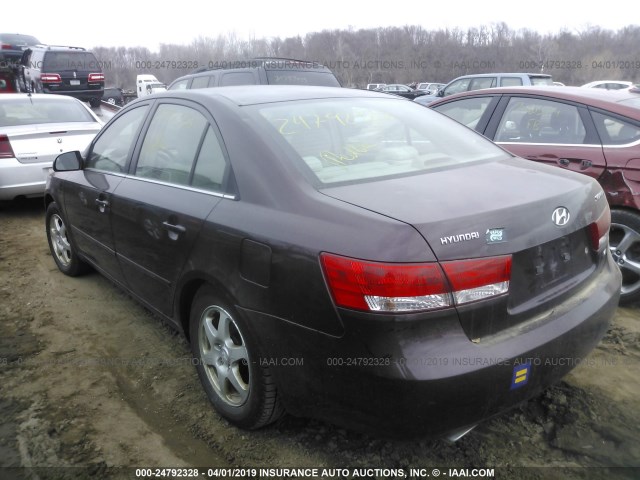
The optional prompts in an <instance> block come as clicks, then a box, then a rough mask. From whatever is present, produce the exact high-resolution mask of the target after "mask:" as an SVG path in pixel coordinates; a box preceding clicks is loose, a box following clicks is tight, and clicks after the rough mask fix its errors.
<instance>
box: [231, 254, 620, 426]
mask: <svg viewBox="0 0 640 480" xmlns="http://www.w3.org/2000/svg"><path fill="white" fill-rule="evenodd" d="M619 289H620V272H619V269H618V267H617V266H616V265H615V263H614V262H613V260H612V259H611V257H610V255H608V254H607V261H606V262H604V263H603V265H602V266H601V268H600V269H599V272H598V274H597V275H594V276H593V277H592V279H590V280H589V281H588V282H587V284H585V285H583V286H582V288H581V289H580V290H579V291H577V292H576V293H575V295H573V296H572V297H571V298H568V299H566V300H565V301H564V302H563V303H562V304H561V305H556V306H555V307H554V308H553V309H551V310H550V311H547V312H543V313H539V314H538V315H537V316H536V317H535V318H531V319H530V320H529V321H527V322H524V323H522V324H520V325H517V326H515V327H513V328H511V329H507V330H504V331H503V332H501V333H500V334H497V335H495V336H493V337H490V338H488V339H486V340H483V342H481V343H474V342H471V341H470V340H469V338H468V337H467V336H466V335H465V334H464V332H463V330H462V328H461V327H460V322H459V321H458V317H457V314H456V313H455V311H452V310H449V311H446V312H442V311H441V312H439V313H436V314H434V313H431V314H428V315H425V314H421V315H413V316H403V317H395V318H394V317H381V316H373V315H369V314H354V313H353V312H347V311H340V314H341V317H342V320H343V321H344V323H345V330H346V332H347V334H345V335H344V336H343V337H341V338H335V337H329V336H326V335H323V334H320V333H318V332H315V331H311V330H308V329H304V328H302V327H299V326H297V325H295V324H293V323H289V322H285V321H282V320H280V319H276V318H274V317H270V316H268V315H265V314H260V313H257V312H252V311H247V310H242V311H243V312H244V313H245V314H246V315H247V317H248V320H249V322H250V325H251V328H252V329H253V330H254V331H253V332H252V333H253V335H255V338H257V339H259V341H260V343H261V348H262V357H261V358H260V359H258V360H256V359H253V361H260V362H261V363H262V364H263V365H266V366H269V367H270V368H271V370H272V372H273V374H274V377H275V379H276V382H277V385H278V388H279V391H280V392H281V397H282V400H283V402H284V404H285V406H286V408H287V410H288V411H289V412H290V413H292V414H294V415H301V416H309V417H315V418H320V419H323V420H327V421H330V422H334V423H339V424H342V425H345V426H348V427H351V428H355V429H358V430H365V431H370V432H375V433H378V434H379V433H383V434H385V435H401V436H407V435H425V434H430V435H444V434H447V433H449V432H452V431H455V430H459V429H460V428H462V427H466V426H471V425H474V424H477V423H478V422H480V421H482V420H484V419H486V418H489V417H491V416H493V415H496V414H499V413H501V412H503V411H505V410H508V409H509V408H511V407H513V406H515V405H517V404H518V403H520V402H523V401H525V400H527V399H529V398H531V397H532V396H535V395H536V394H538V393H539V392H541V391H542V390H543V389H544V388H546V387H548V386H549V385H551V384H553V383H554V382H556V381H558V380H559V379H560V378H562V377H563V376H564V375H565V374H566V373H567V372H569V371H570V370H571V369H572V368H574V367H575V366H577V365H579V364H580V363H582V362H583V361H584V359H585V357H586V356H587V355H588V354H589V352H590V351H591V350H592V349H593V348H594V347H595V345H596V344H597V343H598V342H599V341H600V339H601V338H602V336H603V335H604V333H605V332H606V330H607V327H608V325H609V322H610V320H611V318H612V317H613V315H614V313H615V310H616V307H617V304H618V298H619ZM488 321H490V319H488ZM610 368H615V367H610ZM523 370H524V373H523ZM516 379H520V380H519V381H517V382H516V381H515V380H516Z"/></svg>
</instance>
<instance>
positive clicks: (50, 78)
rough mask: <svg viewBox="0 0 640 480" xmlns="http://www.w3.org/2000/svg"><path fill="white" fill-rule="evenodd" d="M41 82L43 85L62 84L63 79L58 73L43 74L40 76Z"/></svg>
mask: <svg viewBox="0 0 640 480" xmlns="http://www.w3.org/2000/svg"><path fill="white" fill-rule="evenodd" d="M40 81H41V82H42V83H60V82H61V81H62V79H61V78H60V75H58V74H57V73H43V74H42V75H40Z"/></svg>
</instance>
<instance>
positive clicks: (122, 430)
mask: <svg viewBox="0 0 640 480" xmlns="http://www.w3.org/2000/svg"><path fill="white" fill-rule="evenodd" d="M639 367H640V310H639V309H638V308H619V309H618V312H617V315H616V317H615V320H614V322H613V324H612V326H611V328H610V330H609V332H608V333H607V335H606V337H605V338H604V339H603V341H602V342H601V344H600V346H599V347H598V348H597V349H596V350H595V351H594V352H593V354H592V355H591V356H590V357H589V358H588V359H587V360H586V361H585V362H583V363H582V364H581V365H580V366H578V367H577V368H576V369H575V370H573V371H572V372H571V373H570V374H569V375H568V376H567V377H566V378H565V379H564V381H563V382H561V383H560V384H558V385H556V386H555V387H553V388H550V389H549V390H547V391H546V392H544V393H543V394H542V395H540V396H539V397H537V398H535V399H533V400H531V401H529V402H528V403H526V404H524V405H522V406H520V407H518V408H516V409H515V410H512V411H510V412H508V413H505V414H503V415H502V416H500V417H498V418H495V419H493V420H490V421H487V422H485V423H484V424H482V425H480V426H479V427H477V428H476V429H475V430H474V431H472V432H471V433H470V434H469V435H467V436H466V437H464V438H462V439H461V440H460V441H458V442H456V443H450V442H448V441H445V440H429V439H412V440H404V441H399V440H387V439H383V438H376V437H370V436H366V435H362V434H358V433H354V432H351V431H346V430H344V429H341V428H338V427H335V426H332V425H328V424H325V423H321V422H318V421H314V420H308V419H299V418H292V417H288V416H286V417H285V418H283V419H282V420H281V421H279V423H277V424H276V425H274V426H272V427H269V428H267V429H263V430H260V431H257V432H245V431H241V430H238V429H236V428H234V427H232V426H230V425H229V424H227V423H226V422H225V421H223V420H222V419H221V418H220V417H219V416H218V415H217V414H216V413H215V411H214V410H213V409H212V408H211V407H210V404H209V403H208V401H207V398H206V396H205V394H204V391H203V390H202V388H201V387H200V383H199V381H198V378H197V375H196V372H195V369H194V368H193V366H192V365H191V363H190V354H189V348H188V345H187V343H186V341H185V340H184V339H183V338H182V337H181V336H179V335H177V334H176V333H174V332H173V331H172V330H171V329H170V328H168V327H167V326H165V325H164V324H163V323H162V322H161V321H160V320H158V319H157V318H156V317H154V316H153V315H151V314H150V313H149V312H148V311H147V310H145V309H144V308H142V307H141V306H140V305H139V304H138V303H136V302H135V301H134V300H132V299H131V298H130V297H128V296H127V295H126V294H124V293H123V292H122V291H120V290H119V289H118V288H116V287H114V286H113V285H112V284H111V283H110V282H109V281H107V280H106V279H105V278H103V277H102V276H100V275H98V274H96V273H93V274H89V275H87V276H84V277H81V278H69V277H66V276H64V275H62V274H61V273H59V272H58V270H57V269H56V266H55V264H54V262H53V260H52V258H51V256H50V254H49V250H48V247H47V242H46V236H45V230H44V210H43V208H42V203H41V201H40V200H36V201H24V202H20V203H12V204H4V205H2V206H0V413H1V417H0V479H6V478H39V479H49V478H63V479H66V478H136V471H135V470H134V469H132V468H130V467H147V468H154V469H155V468H161V467H172V468H179V467H184V468H189V467H210V468H214V467H219V468H294V467H295V468H302V467H317V468H340V469H342V468H349V469H351V470H349V472H350V473H349V476H351V477H356V475H355V474H356V473H358V469H359V468H369V469H404V470H403V472H406V478H411V476H410V475H409V472H410V469H412V468H424V469H426V470H424V471H423V473H424V475H423V476H422V477H418V476H415V475H416V474H415V472H414V476H415V478H427V474H428V475H429V476H430V477H431V478H434V477H435V476H436V475H435V473H434V472H433V469H434V468H438V469H439V470H440V475H441V476H442V477H445V478H446V477H451V476H463V475H461V474H464V473H465V472H464V470H461V469H485V468H490V469H494V474H495V478H510V479H511V478H513V479H519V478H523V479H547V478H552V479H578V478H580V479H582V478H585V479H587V478H588V479H593V478H596V479H597V478H606V479H611V478H635V479H638V478H640V442H639V440H638V439H639V438H640V383H639V376H638V373H639V372H640V369H639ZM118 467H129V468H122V469H121V468H118ZM452 469H453V470H452ZM199 472H200V473H199V477H200V478H206V477H204V476H203V475H204V473H203V469H200V471H199ZM209 473H211V472H209ZM234 473H242V472H237V471H236V472H234ZM360 473H364V474H371V475H372V476H373V477H374V478H390V476H393V472H391V473H390V472H388V471H387V472H385V471H382V470H380V471H371V470H368V471H362V470H361V471H360ZM396 473H397V472H396ZM466 473H467V476H471V474H473V473H474V472H473V471H471V470H467V471H466ZM476 473H478V472H476ZM485 473H486V472H485ZM230 476H231V475H229V474H227V475H226V476H225V478H228V477H230ZM396 476H400V477H402V475H396ZM271 478H273V477H271ZM334 478H338V477H334ZM343 478H344V477H343Z"/></svg>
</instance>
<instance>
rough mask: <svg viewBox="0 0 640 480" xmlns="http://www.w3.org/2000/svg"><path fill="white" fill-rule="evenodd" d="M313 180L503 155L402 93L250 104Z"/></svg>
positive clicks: (412, 170)
mask: <svg viewBox="0 0 640 480" xmlns="http://www.w3.org/2000/svg"><path fill="white" fill-rule="evenodd" d="M251 108H253V109H255V110H256V111H257V113H258V117H259V118H260V119H261V121H266V122H267V124H268V125H269V128H270V131H271V133H270V135H273V133H277V135H275V137H276V138H279V139H280V141H282V143H286V144H288V145H289V146H290V147H291V148H292V150H293V152H295V154H294V155H293V158H295V159H296V161H297V164H298V165H299V166H301V168H302V170H303V171H305V172H307V174H309V173H310V174H311V179H312V180H313V181H314V183H320V184H322V185H332V184H336V183H342V182H356V181H362V180H366V179H373V178H379V177H389V176H401V175H410V174H421V173H424V172H427V171H430V170H435V169H447V168H452V167H455V166H459V165H463V164H467V163H471V162H478V161H484V160H495V159H499V158H506V156H507V154H506V153H505V152H504V151H503V150H502V149H500V148H498V147H496V146H495V145H493V144H492V143H491V142H489V141H488V140H486V139H485V138H484V137H482V136H481V135H479V134H477V133H475V132H473V131H471V130H469V129H468V128H466V127H464V126H462V125H460V124H458V123H457V122H455V121H453V120H451V119H449V118H447V117H445V116H444V115H441V114H439V113H437V112H435V111H432V110H429V109H426V108H424V107H423V106H420V105H417V104H415V103H413V102H409V101H406V100H401V99H397V100H396V99H390V100H387V99H354V98H341V99H322V100H307V101H298V102H286V103H279V104H268V105H259V106H255V107H251Z"/></svg>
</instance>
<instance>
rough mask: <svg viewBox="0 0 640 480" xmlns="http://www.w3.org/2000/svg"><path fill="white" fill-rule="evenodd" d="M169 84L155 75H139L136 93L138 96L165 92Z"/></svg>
mask: <svg viewBox="0 0 640 480" xmlns="http://www.w3.org/2000/svg"><path fill="white" fill-rule="evenodd" d="M166 89H167V86H166V85H165V84H164V83H162V82H161V81H160V80H158V79H157V78H156V77H155V76H154V75H148V74H144V75H138V77H137V78H136V95H137V96H138V98H140V97H144V96H146V95H151V94H153V93H158V92H164V91H165V90H166Z"/></svg>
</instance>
